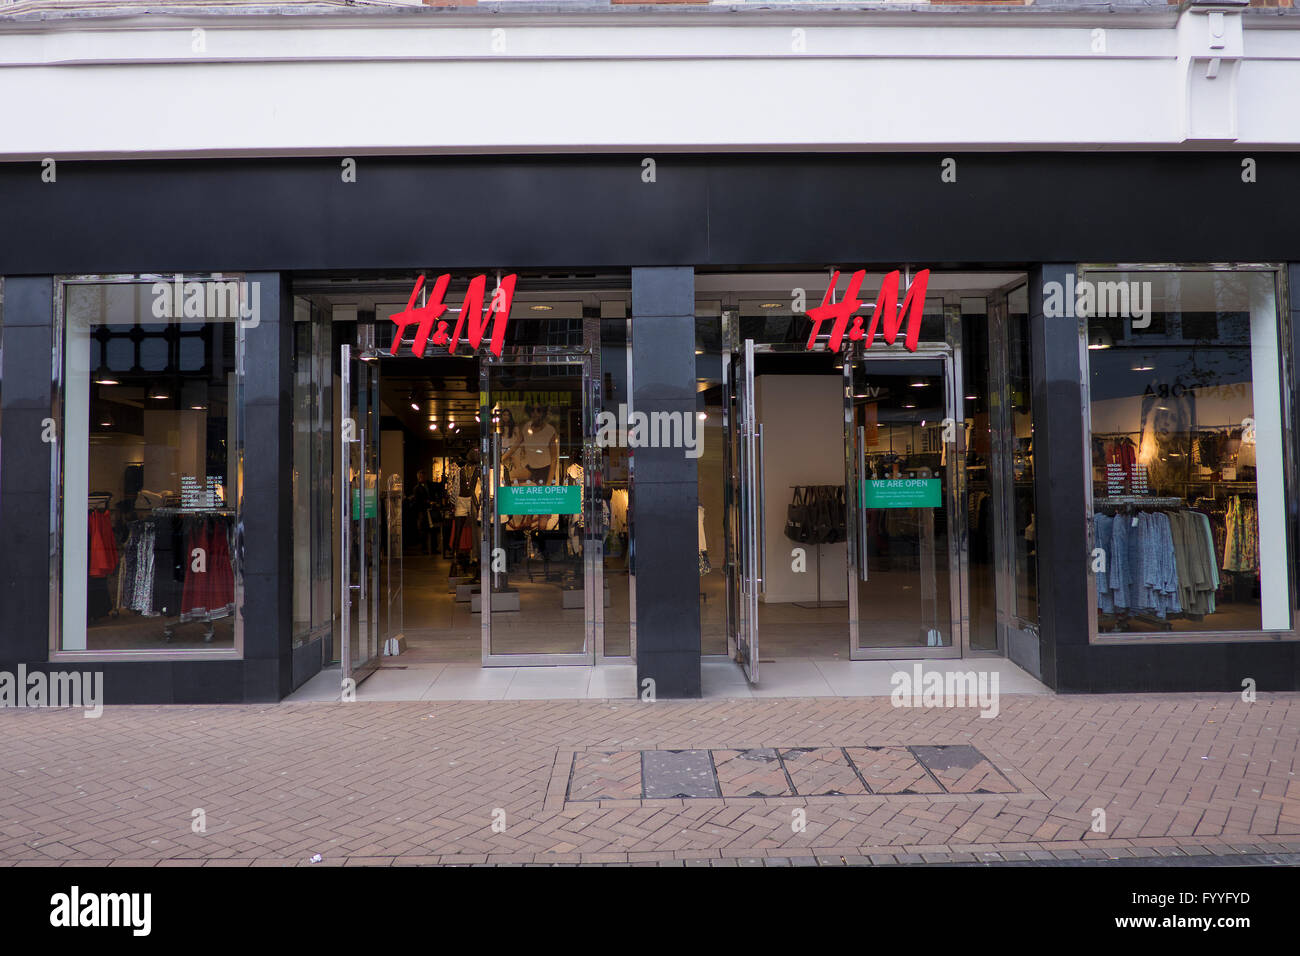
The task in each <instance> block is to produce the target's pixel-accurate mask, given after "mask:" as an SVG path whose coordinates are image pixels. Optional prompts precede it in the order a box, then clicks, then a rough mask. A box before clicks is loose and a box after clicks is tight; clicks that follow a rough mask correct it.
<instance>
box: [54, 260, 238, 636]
mask: <svg viewBox="0 0 1300 956" xmlns="http://www.w3.org/2000/svg"><path fill="white" fill-rule="evenodd" d="M191 285H192V286H196V287H197V288H198V292H197V293H195V290H194V288H191V287H190V286H191ZM60 293H61V294H60V302H61V306H62V317H61V322H62V355H61V366H62V383H61V386H62V388H61V394H60V404H61V412H62V418H61V425H62V427H61V431H60V433H59V437H60V444H59V450H60V457H59V461H60V468H59V474H58V477H59V478H60V488H61V494H60V497H59V499H58V501H57V524H56V528H57V532H56V537H57V540H56V546H57V548H56V551H55V554H56V556H57V557H56V569H54V570H55V573H54V574H52V575H51V579H52V584H53V585H54V586H55V587H57V588H58V589H59V594H58V607H59V615H58V617H57V623H56V627H57V628H58V640H57V644H56V649H57V650H62V651H100V652H115V651H130V652H140V651H171V650H192V651H196V652H207V651H212V650H231V649H234V648H236V647H237V646H238V644H237V640H238V637H239V627H240V623H239V610H240V597H241V594H240V592H241V587H240V574H239V562H238V554H239V549H240V542H239V539H238V528H239V523H238V517H239V516H238V505H239V481H240V467H241V454H240V422H239V414H238V412H239V408H240V402H239V394H240V393H239V389H240V378H239V376H238V375H237V369H236V364H237V363H236V348H237V336H238V334H239V329H238V322H239V315H240V307H241V305H242V306H243V307H245V308H246V307H248V305H249V304H250V302H255V301H256V300H255V299H253V298H252V296H251V295H250V292H249V290H248V288H247V286H246V285H245V284H243V283H240V282H237V281H235V280H231V279H222V280H210V281H208V282H205V283H197V282H196V283H191V284H188V285H187V286H186V287H185V288H184V289H183V290H181V294H179V295H178V294H177V293H178V290H177V289H176V288H175V286H174V284H173V283H172V282H171V281H170V280H168V281H162V282H157V283H155V282H153V281H150V280H140V281H125V282H123V281H116V282H65V283H63V284H62V286H61V288H60ZM186 293H188V294H186ZM178 300H180V301H178ZM186 312H188V313H189V316H188V317H187V316H186ZM196 313H197V315H196ZM217 315H221V316H228V317H226V318H216V317H213V318H207V317H205V316H217ZM172 316H176V317H172Z"/></svg>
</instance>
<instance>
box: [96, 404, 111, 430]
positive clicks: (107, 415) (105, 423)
mask: <svg viewBox="0 0 1300 956" xmlns="http://www.w3.org/2000/svg"><path fill="white" fill-rule="evenodd" d="M99 425H100V427H101V428H112V427H113V414H112V413H111V412H110V411H109V410H108V409H107V408H106V409H104V414H103V415H101V416H99Z"/></svg>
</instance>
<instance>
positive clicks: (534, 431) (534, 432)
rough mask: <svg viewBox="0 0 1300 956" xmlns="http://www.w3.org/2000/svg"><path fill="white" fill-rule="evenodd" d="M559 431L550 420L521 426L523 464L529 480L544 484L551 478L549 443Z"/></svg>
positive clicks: (553, 440)
mask: <svg viewBox="0 0 1300 956" xmlns="http://www.w3.org/2000/svg"><path fill="white" fill-rule="evenodd" d="M558 438H559V432H557V431H556V430H555V426H554V425H552V424H551V423H550V422H543V423H542V424H541V425H539V426H536V427H534V426H533V425H532V424H531V423H529V424H527V425H525V426H524V427H523V439H522V441H521V443H520V447H521V448H522V449H523V458H524V464H525V465H526V466H527V467H528V471H529V474H530V480H532V481H534V482H538V483H540V484H545V483H547V482H549V481H550V479H551V465H552V464H553V462H552V460H551V444H552V442H555V441H557V440H558Z"/></svg>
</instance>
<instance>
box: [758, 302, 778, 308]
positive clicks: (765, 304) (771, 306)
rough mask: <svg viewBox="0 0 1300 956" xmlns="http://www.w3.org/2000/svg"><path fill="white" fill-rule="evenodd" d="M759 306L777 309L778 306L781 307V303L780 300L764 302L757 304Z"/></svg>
mask: <svg viewBox="0 0 1300 956" xmlns="http://www.w3.org/2000/svg"><path fill="white" fill-rule="evenodd" d="M759 308H760V309H779V308H781V303H780V302H764V303H763V304H762V305H760V306H759Z"/></svg>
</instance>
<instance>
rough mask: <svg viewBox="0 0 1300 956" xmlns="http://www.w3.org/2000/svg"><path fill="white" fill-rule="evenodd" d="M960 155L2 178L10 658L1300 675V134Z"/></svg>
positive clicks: (255, 691) (262, 685) (174, 693)
mask: <svg viewBox="0 0 1300 956" xmlns="http://www.w3.org/2000/svg"><path fill="white" fill-rule="evenodd" d="M937 159H938V158H937V157H936V156H931V155H924V154H908V155H904V154H899V155H890V156H853V157H844V156H839V157H824V156H821V157H818V156H785V157H772V156H764V157H759V156H679V157H674V158H671V159H668V158H665V159H661V160H660V162H659V172H658V181H657V182H656V183H655V184H653V186H652V187H651V186H648V185H647V184H646V183H644V182H643V181H642V180H641V177H640V176H639V169H640V165H639V164H640V158H639V157H630V156H628V157H624V156H608V157H600V158H588V159H578V158H545V159H536V158H533V159H526V158H516V159H428V158H371V159H367V160H364V176H361V177H360V178H359V179H358V180H357V181H356V182H354V183H350V184H341V183H340V182H339V177H338V175H337V171H336V170H334V171H333V172H331V170H330V169H329V168H327V167H329V163H328V162H324V161H319V160H311V159H292V160H288V159H284V160H255V159H248V160H232V161H223V162H219V163H218V162H215V161H207V160H202V161H199V160H194V161H176V162H165V161H148V162H78V163H64V164H61V167H60V170H61V171H60V182H61V183H63V184H64V185H60V187H59V189H57V190H45V191H42V184H41V183H40V182H39V181H38V180H36V181H32V182H29V180H31V179H32V177H30V175H29V170H28V169H27V168H26V167H21V168H20V167H19V166H18V165H12V166H7V167H5V168H3V169H0V190H3V193H4V195H5V196H6V197H8V198H9V201H8V202H7V203H6V209H7V210H8V212H7V214H6V215H7V220H8V221H7V223H6V225H7V228H6V229H5V230H4V239H3V247H2V248H0V267H2V271H3V274H4V276H5V278H4V301H3V340H2V345H3V358H2V359H0V403H2V407H3V415H2V417H0V438H2V439H3V442H4V444H3V455H2V456H0V535H3V540H4V544H5V547H4V548H3V549H0V582H2V586H3V587H4V588H5V600H4V601H3V602H0V667H5V668H9V669H12V668H13V667H14V666H16V665H17V664H19V663H22V664H25V665H26V666H27V668H28V669H29V670H32V669H45V670H70V669H88V670H102V671H103V672H104V673H105V689H106V694H107V697H108V700H109V701H110V702H114V701H116V702H128V701H158V702H216V701H242V700H249V701H251V700H277V699H280V698H282V697H284V696H286V695H288V694H289V693H291V692H292V691H293V689H294V688H296V687H298V686H300V685H302V684H303V683H304V682H305V681H306V680H308V679H309V678H310V677H312V676H313V675H314V674H316V673H318V672H319V671H320V670H321V669H322V668H323V667H332V666H335V665H337V666H338V667H339V668H340V673H341V676H342V677H349V676H351V677H353V678H355V679H362V678H364V677H365V676H367V675H368V674H369V673H371V672H372V671H373V670H374V669H375V668H376V667H378V666H380V665H381V664H382V663H383V662H384V661H385V660H388V659H389V658H388V657H387V656H386V655H393V654H396V655H397V656H396V658H393V660H395V661H399V662H401V663H403V664H404V665H406V666H418V665H419V664H422V663H450V662H459V663H474V664H480V665H482V666H485V667H495V666H500V665H538V666H543V667H545V666H549V665H571V664H587V665H595V666H597V667H599V666H602V665H605V664H609V663H620V662H623V663H626V662H634V663H635V665H636V672H637V678H638V686H641V684H640V682H641V681H644V680H645V679H651V680H653V681H654V686H655V693H656V694H657V695H658V696H662V697H689V696H698V695H699V694H700V692H701V677H700V673H701V661H707V660H710V659H713V660H728V659H735V660H738V661H739V662H740V665H741V667H742V669H743V671H744V673H745V675H746V677H747V678H748V679H749V680H751V681H755V682H758V683H760V684H761V683H762V681H763V680H764V677H763V667H764V665H765V664H766V662H768V661H771V660H775V661H782V660H795V659H814V660H818V659H820V660H826V659H840V660H844V661H857V660H870V659H886V660H914V659H926V658H954V657H958V658H959V657H970V658H975V657H981V656H1006V657H1009V658H1010V659H1011V660H1012V661H1013V662H1015V663H1016V664H1018V665H1019V666H1021V667H1023V668H1024V669H1026V670H1027V671H1029V672H1030V673H1032V674H1033V675H1035V676H1036V677H1039V678H1040V679H1041V680H1042V681H1043V682H1044V683H1046V684H1048V685H1049V686H1051V687H1053V688H1055V689H1057V690H1060V691H1106V690H1240V689H1241V687H1242V682H1243V681H1247V680H1249V681H1253V682H1254V685H1255V686H1256V687H1257V688H1258V689H1260V690H1270V689H1272V690H1279V689H1295V688H1296V687H1297V681H1298V680H1300V659H1298V657H1297V653H1296V648H1297V644H1296V642H1295V615H1296V600H1297V597H1296V583H1295V570H1296V566H1297V564H1296V555H1295V548H1296V530H1297V529H1296V526H1295V521H1296V505H1295V501H1296V494H1295V481H1296V477H1295V463H1296V453H1297V445H1296V435H1295V430H1294V428H1293V426H1292V421H1293V419H1292V416H1293V413H1294V407H1295V400H1296V392H1295V388H1296V386H1295V380H1294V375H1293V364H1292V362H1293V354H1294V351H1295V347H1296V339H1295V323H1294V318H1295V316H1294V315H1293V313H1292V311H1291V306H1290V300H1289V298H1288V289H1289V288H1290V287H1291V285H1292V284H1293V281H1294V279H1295V278H1296V274H1297V272H1296V270H1297V266H1295V265H1294V263H1297V262H1300V247H1297V241H1296V239H1295V237H1294V236H1293V235H1291V234H1290V233H1289V232H1288V230H1286V229H1285V228H1284V225H1283V224H1282V223H1281V222H1279V220H1278V217H1277V216H1276V215H1275V211H1276V210H1277V209H1283V208H1288V207H1289V206H1290V205H1293V204H1294V202H1295V199H1296V197H1295V195H1294V186H1288V185H1287V184H1288V183H1294V182H1296V181H1297V180H1296V176H1295V174H1296V172H1297V171H1300V158H1298V157H1296V156H1293V155H1291V154H1275V155H1271V156H1269V157H1267V168H1268V169H1269V175H1267V176H1261V177H1260V179H1259V182H1257V183H1253V184H1250V185H1249V186H1243V184H1242V181H1241V176H1240V165H1239V163H1238V161H1237V159H1236V158H1235V157H1233V156H1230V155H1227V154H1177V155H1159V156H1156V155H1137V154H1118V153H1112V154H1105V155H1098V156H1089V157H1087V161H1086V162H1085V161H1084V160H1083V159H1082V158H1080V157H1079V156H1077V155H1074V154H1047V153H1045V154H1036V155H1028V154H1026V155H996V154H982V155H978V156H971V157H965V158H960V159H959V161H960V163H961V164H962V170H963V172H962V181H961V187H960V190H958V189H957V188H956V187H954V186H953V185H952V184H947V183H943V182H942V181H941V179H940V177H939V176H937V175H936V174H935V168H936V164H937ZM777 184H779V185H780V186H781V189H780V190H776V189H774V188H773V187H774V186H775V185H777ZM1193 195H1213V196H1221V197H1224V198H1223V201H1222V203H1221V204H1220V206H1219V207H1218V208H1219V210H1220V211H1219V214H1218V215H1217V216H1216V217H1215V218H1214V219H1213V220H1208V219H1205V218H1204V217H1199V216H1194V215H1192V214H1191V213H1190V212H1189V205H1188V197H1189V196H1193ZM503 196H504V197H509V201H504V200H503V199H502V197H503ZM791 196H798V197H799V201H798V202H792V201H790V200H789V197H791ZM1101 199H1105V202H1101V201H1100V200H1101ZM164 201H165V204H167V207H168V208H169V209H172V210H173V212H174V213H175V215H171V216H169V219H168V221H169V222H171V223H172V225H169V226H168V227H167V228H165V229H160V228H159V227H158V221H157V218H156V217H143V216H140V215H137V214H134V213H133V212H132V211H133V210H139V209H144V208H155V207H157V204H158V203H159V202H164ZM92 206H93V207H94V208H96V209H97V210H99V212H98V213H97V216H98V219H97V221H102V222H113V223H115V226H114V228H113V230H112V232H111V234H110V233H109V232H108V231H105V230H85V229H76V230H71V229H66V228H64V227H65V226H67V225H68V224H72V223H75V222H78V221H79V220H78V215H79V210H82V209H85V208H90V207H92ZM214 210H220V213H219V214H217V213H215V212H214ZM1049 211H1050V215H1049V214H1048V212H1049ZM835 272H838V273H839V275H838V280H837V281H835V282H834V284H833V285H832V278H833V275H834V273H835ZM858 273H861V274H860V275H859V274H858ZM443 276H445V277H446V280H445V284H443V283H442V277H443ZM177 277H179V279H178V278H177ZM421 277H423V280H421ZM417 287H418V288H417ZM891 290H892V291H893V292H894V296H893V301H890V299H891V296H890V295H889V293H890V292H891ZM440 305H441V306H442V307H443V309H442V310H441V311H440V310H439V308H438V307H439V306H440ZM876 313H878V314H879V325H878V326H876V327H875V329H874V335H873V331H872V329H873V326H874V325H875V322H876V318H875V317H876ZM895 332H897V334H896V335H895V334H894V333H895ZM453 339H454V340H455V345H454V346H453V342H452V340H453ZM47 572H48V575H47Z"/></svg>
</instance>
